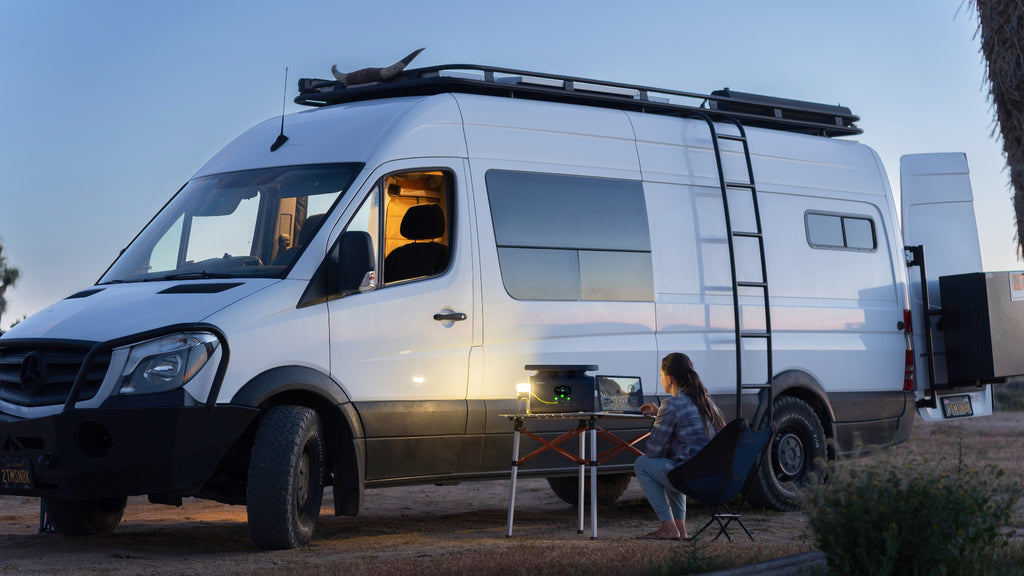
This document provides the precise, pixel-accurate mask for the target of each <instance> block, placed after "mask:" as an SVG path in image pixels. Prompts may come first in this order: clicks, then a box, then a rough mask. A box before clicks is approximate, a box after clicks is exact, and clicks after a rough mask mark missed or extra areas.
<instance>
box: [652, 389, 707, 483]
mask: <svg viewBox="0 0 1024 576" xmlns="http://www.w3.org/2000/svg"><path fill="white" fill-rule="evenodd" d="M713 406H714V405H713ZM714 408H715V409H716V410H717V409H718V407H717V406H715V407H714ZM715 433H716V430H714V427H713V426H712V424H711V422H708V427H707V429H705V427H704V423H703V422H702V421H701V418H700V411H699V410H698V409H697V405H696V404H694V403H693V400H690V397H689V396H687V395H686V393H684V392H683V391H681V390H680V391H679V393H678V394H676V395H675V396H671V397H669V398H666V399H664V400H662V402H661V407H659V408H658V416H657V417H656V418H655V419H654V425H653V426H652V427H651V435H650V437H649V438H648V439H647V450H646V452H645V453H646V454H647V456H648V457H650V458H668V459H670V460H672V462H670V463H668V464H666V466H665V471H666V472H667V471H669V470H671V469H672V468H675V467H676V466H678V465H680V464H682V463H683V462H686V461H687V460H689V459H690V458H693V455H694V454H696V453H697V452H699V451H700V449H701V448H703V447H704V445H705V444H707V443H708V442H709V441H710V440H711V438H712V437H713V436H714V435H715Z"/></svg>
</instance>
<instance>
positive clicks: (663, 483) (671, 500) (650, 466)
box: [633, 455, 686, 522]
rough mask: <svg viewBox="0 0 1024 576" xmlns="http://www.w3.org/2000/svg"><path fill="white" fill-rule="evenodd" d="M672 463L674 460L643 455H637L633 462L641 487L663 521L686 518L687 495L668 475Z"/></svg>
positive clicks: (659, 518)
mask: <svg viewBox="0 0 1024 576" xmlns="http://www.w3.org/2000/svg"><path fill="white" fill-rule="evenodd" d="M670 463H674V460H671V459H669V458H649V457H648V456H646V455H643V456H639V457H637V459H636V462H635V463H634V464H633V470H635V471H636V479H637V481H639V482H640V488H641V489H643V491H644V496H647V501H648V502H650V503H651V507H652V508H654V513H655V514H657V515H658V520H661V521H662V522H665V521H666V520H686V496H684V495H683V494H682V492H679V491H678V490H676V489H675V488H674V487H673V486H672V483H671V482H669V481H668V476H667V475H666V473H667V471H668V470H669V469H670V468H669V464H670Z"/></svg>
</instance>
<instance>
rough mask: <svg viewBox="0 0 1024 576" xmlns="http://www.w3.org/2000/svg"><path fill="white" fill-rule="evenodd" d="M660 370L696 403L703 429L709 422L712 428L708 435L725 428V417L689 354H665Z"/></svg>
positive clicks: (706, 428) (706, 427)
mask: <svg viewBox="0 0 1024 576" xmlns="http://www.w3.org/2000/svg"><path fill="white" fill-rule="evenodd" d="M661 371H662V372H664V373H665V374H667V375H669V376H671V377H672V378H674V379H675V381H676V383H678V384H679V387H680V388H682V390H683V392H684V393H685V394H686V395H687V396H689V397H690V400H693V403H694V404H696V405H697V411H698V412H700V419H701V422H702V423H703V424H704V429H705V430H708V423H710V424H711V428H712V430H711V431H709V434H708V435H709V436H711V435H713V434H714V433H716V432H718V431H719V430H721V429H722V428H725V418H723V417H722V413H721V412H719V410H718V406H716V405H715V402H714V400H712V399H711V395H710V394H708V389H707V388H705V387H704V382H702V381H701V379H700V374H697V371H696V370H694V369H693V361H692V360H690V357H689V356H687V355H686V354H683V353H681V352H673V353H671V354H669V355H668V356H665V357H664V358H663V359H662V360H661Z"/></svg>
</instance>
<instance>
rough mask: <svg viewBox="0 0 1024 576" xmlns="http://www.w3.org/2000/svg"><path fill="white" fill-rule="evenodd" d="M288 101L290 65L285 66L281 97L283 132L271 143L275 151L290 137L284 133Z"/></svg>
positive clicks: (272, 150)
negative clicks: (285, 108) (285, 109)
mask: <svg viewBox="0 0 1024 576" xmlns="http://www.w3.org/2000/svg"><path fill="white" fill-rule="evenodd" d="M287 102H288V67H287V66H285V67H284V95H283V96H282V97H281V133H280V134H278V135H277V140H274V143H273V144H271V145H270V151H271V152H274V151H275V150H277V149H278V148H280V147H281V146H283V145H284V143H285V142H287V141H288V137H287V136H285V135H284V106H285V104H287Z"/></svg>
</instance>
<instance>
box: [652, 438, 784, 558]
mask: <svg viewBox="0 0 1024 576" xmlns="http://www.w3.org/2000/svg"><path fill="white" fill-rule="evenodd" d="M771 435H772V432H771V428H770V427H769V426H764V427H763V429H762V430H753V429H751V428H750V427H749V426H747V421H746V420H744V419H743V418H737V419H736V420H733V421H732V422H729V423H728V424H726V426H725V428H722V429H721V430H720V431H719V432H718V434H716V435H715V437H714V438H712V439H711V441H710V442H708V443H707V445H705V446H704V447H703V448H701V450H700V452H697V454H695V455H694V456H693V458H691V459H689V460H687V461H686V462H684V463H682V464H680V465H679V466H676V467H675V468H673V469H672V470H671V471H669V473H668V479H669V481H670V482H672V485H673V486H675V488H676V490H679V491H680V492H682V493H683V494H685V495H687V496H689V497H691V498H694V499H696V500H698V501H699V502H701V503H702V504H704V505H705V506H707V507H708V508H710V509H711V518H710V519H709V520H708V521H707V522H706V523H705V524H704V525H703V526H701V528H700V530H697V533H696V534H694V535H693V537H694V538H696V537H697V536H698V535H699V534H700V533H701V532H703V531H704V529H705V528H707V527H708V526H710V525H711V523H712V522H717V523H718V528H719V531H718V534H717V535H715V539H716V540H717V539H718V537H719V536H721V535H722V534H725V537H726V538H727V539H729V540H730V541H731V540H732V538H730V537H729V531H728V530H727V528H728V527H729V524H731V523H732V522H736V523H737V524H739V525H740V528H743V531H744V532H746V533H747V537H749V538H750V539H751V540H753V539H754V537H753V536H751V535H750V530H747V527H746V526H744V525H743V521H742V520H740V515H739V513H737V512H733V510H732V509H731V508H729V504H728V503H729V501H730V500H732V499H733V498H735V497H736V496H737V495H738V494H742V495H743V499H745V498H746V494H747V491H748V490H749V488H750V486H749V485H750V482H748V477H749V476H750V475H751V472H752V471H753V470H756V469H757V466H758V464H759V463H760V462H761V455H762V454H763V453H764V448H765V445H767V443H768V439H769V438H771ZM742 504H743V501H742V500H741V501H740V505H742ZM736 509H737V510H739V506H737V508H736ZM723 520H724V522H723Z"/></svg>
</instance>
